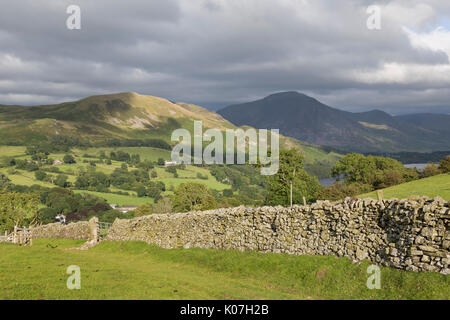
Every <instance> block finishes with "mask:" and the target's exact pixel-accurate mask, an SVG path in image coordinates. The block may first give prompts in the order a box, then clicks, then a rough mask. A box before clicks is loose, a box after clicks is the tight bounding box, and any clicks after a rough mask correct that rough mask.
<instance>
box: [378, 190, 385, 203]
mask: <svg viewBox="0 0 450 320" xmlns="http://www.w3.org/2000/svg"><path fill="white" fill-rule="evenodd" d="M377 197H378V200H380V201H383V200H384V196H383V190H377Z"/></svg>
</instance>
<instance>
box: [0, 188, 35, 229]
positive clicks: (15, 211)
mask: <svg viewBox="0 0 450 320" xmlns="http://www.w3.org/2000/svg"><path fill="white" fill-rule="evenodd" d="M38 206H39V196H38V195H37V194H34V193H17V192H1V193H0V228H1V229H2V231H11V230H12V229H13V228H14V226H22V225H27V224H28V225H29V224H33V223H34V222H36V216H37V211H38Z"/></svg>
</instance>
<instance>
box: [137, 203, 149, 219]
mask: <svg viewBox="0 0 450 320" xmlns="http://www.w3.org/2000/svg"><path fill="white" fill-rule="evenodd" d="M152 213H153V209H152V207H151V206H149V205H148V204H142V205H140V206H139V207H137V208H136V210H134V211H133V214H134V216H135V217H143V216H149V215H151V214H152Z"/></svg>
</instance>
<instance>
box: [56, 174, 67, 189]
mask: <svg viewBox="0 0 450 320" xmlns="http://www.w3.org/2000/svg"><path fill="white" fill-rule="evenodd" d="M67 179H69V177H68V176H66V175H64V174H58V175H57V176H56V179H55V181H54V184H55V185H57V186H58V187H61V188H66V187H67V186H68V182H67Z"/></svg>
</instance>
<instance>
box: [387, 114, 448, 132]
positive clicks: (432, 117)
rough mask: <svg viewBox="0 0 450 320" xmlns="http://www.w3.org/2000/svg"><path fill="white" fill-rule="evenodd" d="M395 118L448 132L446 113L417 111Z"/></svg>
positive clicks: (433, 129)
mask: <svg viewBox="0 0 450 320" xmlns="http://www.w3.org/2000/svg"><path fill="white" fill-rule="evenodd" d="M395 118H396V119H398V120H400V121H403V122H407V123H411V124H413V125H416V126H419V127H422V128H425V129H427V130H431V131H439V132H444V133H447V134H450V115H448V114H434V113H418V114H409V115H402V116H396V117H395Z"/></svg>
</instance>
